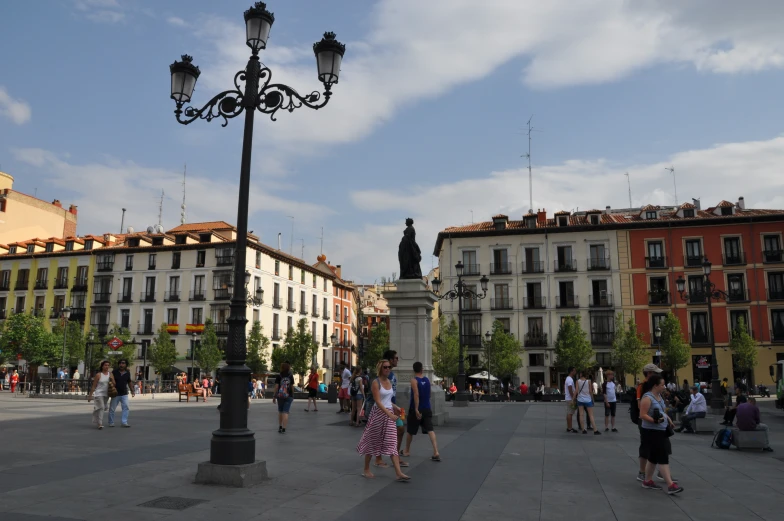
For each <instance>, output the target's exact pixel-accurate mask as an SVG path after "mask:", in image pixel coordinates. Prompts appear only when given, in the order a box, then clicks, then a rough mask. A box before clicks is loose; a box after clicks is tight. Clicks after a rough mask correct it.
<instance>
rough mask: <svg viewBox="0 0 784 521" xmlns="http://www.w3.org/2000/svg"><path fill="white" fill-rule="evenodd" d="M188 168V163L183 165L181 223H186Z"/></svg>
mask: <svg viewBox="0 0 784 521" xmlns="http://www.w3.org/2000/svg"><path fill="white" fill-rule="evenodd" d="M187 170H188V165H187V164H186V165H183V167H182V206H180V224H185V172H186V171H187Z"/></svg>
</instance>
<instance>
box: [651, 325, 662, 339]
mask: <svg viewBox="0 0 784 521" xmlns="http://www.w3.org/2000/svg"><path fill="white" fill-rule="evenodd" d="M653 334H654V335H656V340H657V341H658V340H659V338H660V337H661V327H659V326H656V330H654V332H653Z"/></svg>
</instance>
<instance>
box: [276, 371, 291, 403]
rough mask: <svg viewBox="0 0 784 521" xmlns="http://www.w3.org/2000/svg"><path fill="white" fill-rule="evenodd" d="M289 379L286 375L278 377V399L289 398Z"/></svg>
mask: <svg viewBox="0 0 784 521" xmlns="http://www.w3.org/2000/svg"><path fill="white" fill-rule="evenodd" d="M290 382H291V380H290V379H289V377H288V376H286V377H283V378H281V379H280V386H279V387H278V394H277V398H278V400H288V398H289V385H291V383H290Z"/></svg>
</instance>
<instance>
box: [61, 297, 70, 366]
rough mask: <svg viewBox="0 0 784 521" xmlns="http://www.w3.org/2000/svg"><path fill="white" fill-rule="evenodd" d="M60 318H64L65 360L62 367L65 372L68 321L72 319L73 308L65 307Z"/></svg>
mask: <svg viewBox="0 0 784 521" xmlns="http://www.w3.org/2000/svg"><path fill="white" fill-rule="evenodd" d="M60 316H61V317H63V359H62V363H61V364H60V367H62V368H63V370H65V345H66V342H67V339H68V319H69V318H71V308H69V307H68V306H65V307H64V308H63V309H62V310H61V311H60Z"/></svg>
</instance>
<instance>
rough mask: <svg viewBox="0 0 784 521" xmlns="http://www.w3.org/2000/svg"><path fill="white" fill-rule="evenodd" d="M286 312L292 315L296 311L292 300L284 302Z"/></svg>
mask: <svg viewBox="0 0 784 521" xmlns="http://www.w3.org/2000/svg"><path fill="white" fill-rule="evenodd" d="M286 311H290V312H292V313H294V312H295V311H297V305H296V302H294V301H293V300H289V301H288V302H286Z"/></svg>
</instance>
